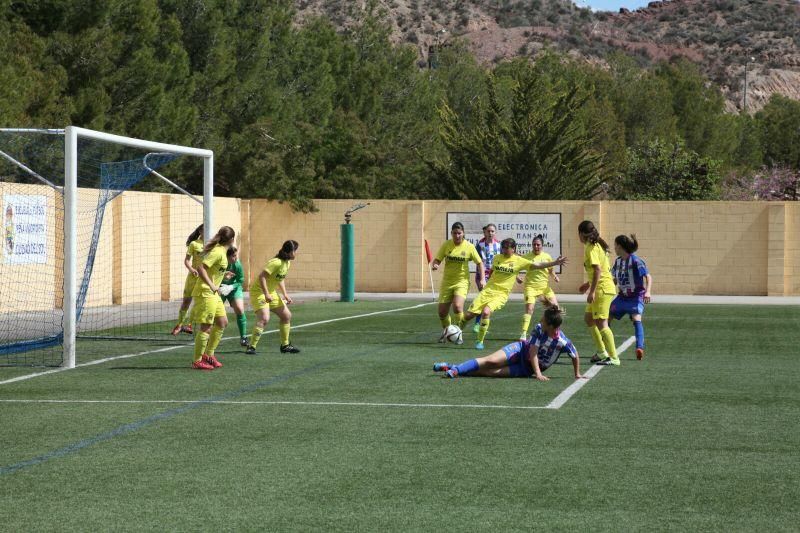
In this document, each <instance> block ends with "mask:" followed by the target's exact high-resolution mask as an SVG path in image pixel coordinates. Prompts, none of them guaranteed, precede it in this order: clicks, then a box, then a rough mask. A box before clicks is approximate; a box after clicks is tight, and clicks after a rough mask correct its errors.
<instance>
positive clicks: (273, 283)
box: [250, 257, 292, 298]
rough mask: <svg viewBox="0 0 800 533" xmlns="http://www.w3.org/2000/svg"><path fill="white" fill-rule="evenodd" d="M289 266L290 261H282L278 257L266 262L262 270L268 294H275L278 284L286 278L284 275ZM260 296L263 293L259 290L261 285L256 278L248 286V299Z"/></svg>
mask: <svg viewBox="0 0 800 533" xmlns="http://www.w3.org/2000/svg"><path fill="white" fill-rule="evenodd" d="M291 264H292V262H291V261H288V260H287V261H284V260H283V259H280V258H278V257H273V258H272V259H270V260H269V261H267V264H266V265H264V269H263V270H264V272H266V273H267V291H268V292H269V293H273V292H275V289H277V288H278V285H279V284H280V282H281V281H283V279H284V278H285V277H286V273H287V272H289V266H291ZM259 275H260V274H259ZM262 294H264V293H263V291H262V290H261V283H260V282H259V281H258V278H256V279H255V280H253V283H251V284H250V298H257V297H258V296H261V295H262Z"/></svg>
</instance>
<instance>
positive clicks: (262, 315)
mask: <svg viewBox="0 0 800 533" xmlns="http://www.w3.org/2000/svg"><path fill="white" fill-rule="evenodd" d="M250 305H252V306H253V311H254V312H255V315H256V323H255V324H253V331H252V332H251V333H250V344H249V345H248V346H247V351H246V353H249V354H254V353H256V346H258V341H259V340H261V334H262V333H264V328H265V327H267V323H268V322H269V306H268V305H267V299H266V298H265V297H264V295H263V294H260V295H258V297H256V298H251V299H250Z"/></svg>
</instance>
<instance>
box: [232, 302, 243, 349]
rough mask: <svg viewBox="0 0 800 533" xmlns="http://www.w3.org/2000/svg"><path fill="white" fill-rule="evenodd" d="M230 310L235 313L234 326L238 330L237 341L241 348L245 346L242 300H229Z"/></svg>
mask: <svg viewBox="0 0 800 533" xmlns="http://www.w3.org/2000/svg"><path fill="white" fill-rule="evenodd" d="M230 303H231V308H232V309H233V312H234V313H236V326H237V327H238V328H239V339H240V344H241V345H242V346H247V315H246V314H245V312H244V300H243V299H242V298H241V297H240V298H233V299H232V300H230Z"/></svg>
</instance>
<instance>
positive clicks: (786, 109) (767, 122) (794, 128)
mask: <svg viewBox="0 0 800 533" xmlns="http://www.w3.org/2000/svg"><path fill="white" fill-rule="evenodd" d="M755 119H756V124H757V126H758V130H759V134H760V138H761V146H762V150H763V153H764V162H765V163H767V164H768V165H770V166H776V165H786V166H789V167H791V168H795V169H800V102H798V101H796V100H792V99H791V98H788V97H786V96H782V95H779V94H777V93H776V94H773V95H772V96H771V97H770V99H769V102H767V105H765V106H764V107H763V108H762V109H761V111H759V112H758V113H756V117H755Z"/></svg>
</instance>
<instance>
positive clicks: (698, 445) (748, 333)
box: [0, 301, 800, 531]
mask: <svg viewBox="0 0 800 533" xmlns="http://www.w3.org/2000/svg"><path fill="white" fill-rule="evenodd" d="M566 307H567V310H568V315H567V318H566V321H565V324H564V326H563V330H564V332H565V333H566V335H567V336H568V337H570V338H571V339H572V340H573V342H574V343H575V345H576V347H577V348H578V350H579V351H580V352H581V355H582V361H581V362H582V370H584V371H586V370H588V369H589V368H590V367H589V362H588V359H589V357H590V356H591V355H592V353H593V351H594V350H593V348H592V343H591V340H590V338H589V336H588V333H587V330H586V328H585V326H584V325H583V317H582V311H583V306H582V305H580V304H567V306H566ZM521 308H522V304H520V303H519V302H512V303H510V304H509V305H508V307H507V308H506V309H504V310H502V311H500V312H499V313H497V314H496V315H494V316H493V317H492V318H493V320H492V326H491V329H490V331H489V336H488V337H487V350H485V351H484V352H482V353H481V354H482V355H484V354H488V353H490V352H491V351H492V350H495V349H497V348H500V347H501V346H502V345H504V344H505V343H506V342H507V341H511V340H513V339H514V338H515V337H516V335H517V332H518V327H519V319H520V313H521ZM293 312H294V318H293V326H294V329H293V333H292V342H293V343H294V344H296V345H297V346H298V347H300V348H301V349H302V350H303V352H302V353H301V354H298V355H288V354H280V353H279V352H278V344H277V337H276V333H274V332H273V333H270V334H268V335H266V336H265V337H264V338H263V339H262V341H261V344H260V345H259V352H260V353H259V354H258V355H255V356H248V355H245V354H244V353H243V348H241V347H240V346H238V338H236V325H235V320H232V321H231V324H230V325H229V326H228V329H227V330H226V334H227V335H228V337H229V338H228V340H225V341H223V343H222V344H221V346H220V355H221V357H220V359H221V361H222V362H223V363H224V365H225V366H224V367H223V368H221V369H219V370H215V371H213V372H199V371H193V370H190V368H189V364H190V361H191V353H192V348H191V346H189V345H188V343H189V342H190V338H189V337H188V336H187V337H186V341H187V345H185V346H177V347H175V346H168V345H161V346H159V345H152V346H149V345H146V344H143V343H141V342H138V343H132V342H120V343H115V344H108V345H107V346H106V354H105V357H108V358H109V359H108V360H106V361H105V362H101V363H98V364H93V365H85V366H79V367H78V368H76V369H74V370H69V371H57V372H52V373H49V374H44V375H40V376H37V377H33V378H30V379H23V380H18V381H10V380H13V379H14V378H18V377H20V376H26V375H29V374H32V373H35V372H36V369H30V368H0V382H2V384H0V420H2V426H1V427H2V429H0V436H2V442H0V444H1V445H0V486H2V487H3V490H2V491H1V492H0V508H2V516H3V519H2V529H3V530H6V531H31V530H59V531H69V530H81V531H87V530H110V529H113V530H158V531H162V530H208V531H219V530H270V531H283V530H302V531H307V530H325V531H329V530H341V531H411V530H424V531H483V530H493V531H532V530H610V531H622V530H680V531H694V530H720V531H723V530H724V531H732V530H733V531H736V530H749V531H752V530H761V531H796V530H797V527H798V526H797V524H798V519H799V518H800V513H799V512H798V510H797V509H798V505H797V502H798V501H800V484H798V482H797V474H798V472H800V446H798V441H800V430H798V427H799V426H798V420H800V388H799V387H798V385H797V384H798V380H800V359H799V356H800V349H799V348H798V346H800V327H798V325H800V310H798V308H797V307H791V306H785V307H783V306H782V307H775V306H723V305H688V306H686V305H668V304H658V303H656V304H652V305H650V306H649V307H648V309H647V314H646V316H645V328H646V334H647V343H648V346H647V348H648V349H647V355H646V357H645V359H644V360H643V361H636V359H635V357H634V354H633V349H632V348H629V349H627V350H626V351H624V352H623V353H622V354H621V359H622V366H621V367H619V368H614V367H604V368H603V369H602V370H601V371H600V372H598V373H597V374H596V375H595V376H594V377H593V378H592V379H591V380H589V381H588V382H587V383H586V384H585V385H584V386H583V388H581V389H580V390H579V391H577V392H576V393H575V394H574V395H572V396H570V397H569V398H568V399H567V401H566V402H565V403H564V404H563V405H562V406H561V407H560V408H558V409H553V408H547V406H548V405H550V404H551V402H553V400H554V399H555V398H557V397H558V396H559V394H561V393H562V392H563V391H564V390H565V389H567V387H568V386H569V385H570V384H571V383H572V382H573V379H572V375H571V370H572V367H571V365H570V363H569V360H568V359H566V358H562V360H560V361H559V363H558V364H557V365H554V367H553V368H551V369H549V371H548V373H547V374H548V375H549V376H550V378H551V380H550V381H549V382H546V383H540V382H537V381H535V380H526V379H487V378H468V377H465V378H460V379H456V380H448V379H442V377H441V375H440V374H434V373H433V372H432V371H431V365H432V363H433V362H434V361H441V360H446V361H449V362H460V361H463V360H465V359H468V358H471V357H475V356H476V355H478V354H479V352H476V351H475V350H474V349H472V340H473V338H474V335H473V334H472V333H471V332H470V331H467V332H465V344H464V345H463V346H455V345H452V344H450V345H446V346H443V345H440V344H437V343H436V339H437V338H438V334H439V328H438V319H437V318H436V312H435V306H433V305H431V304H420V303H419V302H402V301H400V302H399V301H391V302H372V301H365V302H356V303H353V304H345V303H338V302H321V303H306V304H301V305H297V306H294V311H293ZM250 318H251V319H252V316H251V317H250ZM276 325H277V321H276V320H275V318H274V317H273V319H272V321H271V322H270V326H269V328H270V331H273V330H274V329H275V328H276ZM170 326H171V323H165V324H164V328H163V330H164V331H165V332H166V331H169V328H170ZM612 327H613V328H614V331H615V334H616V339H617V344H618V345H621V344H622V343H623V342H624V341H625V340H626V339H627V338H628V337H630V336H631V335H632V333H633V328H632V327H631V325H630V324H629V323H628V322H627V321H623V322H616V323H613V324H612ZM80 350H81V346H80V344H79V346H78V363H79V365H81V363H86V362H87V360H86V358H85V357H82V355H81V352H80ZM156 350H159V351H156ZM147 352H150V353H147ZM134 353H136V354H140V355H138V356H135V357H128V358H115V357H118V356H122V355H126V354H134Z"/></svg>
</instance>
